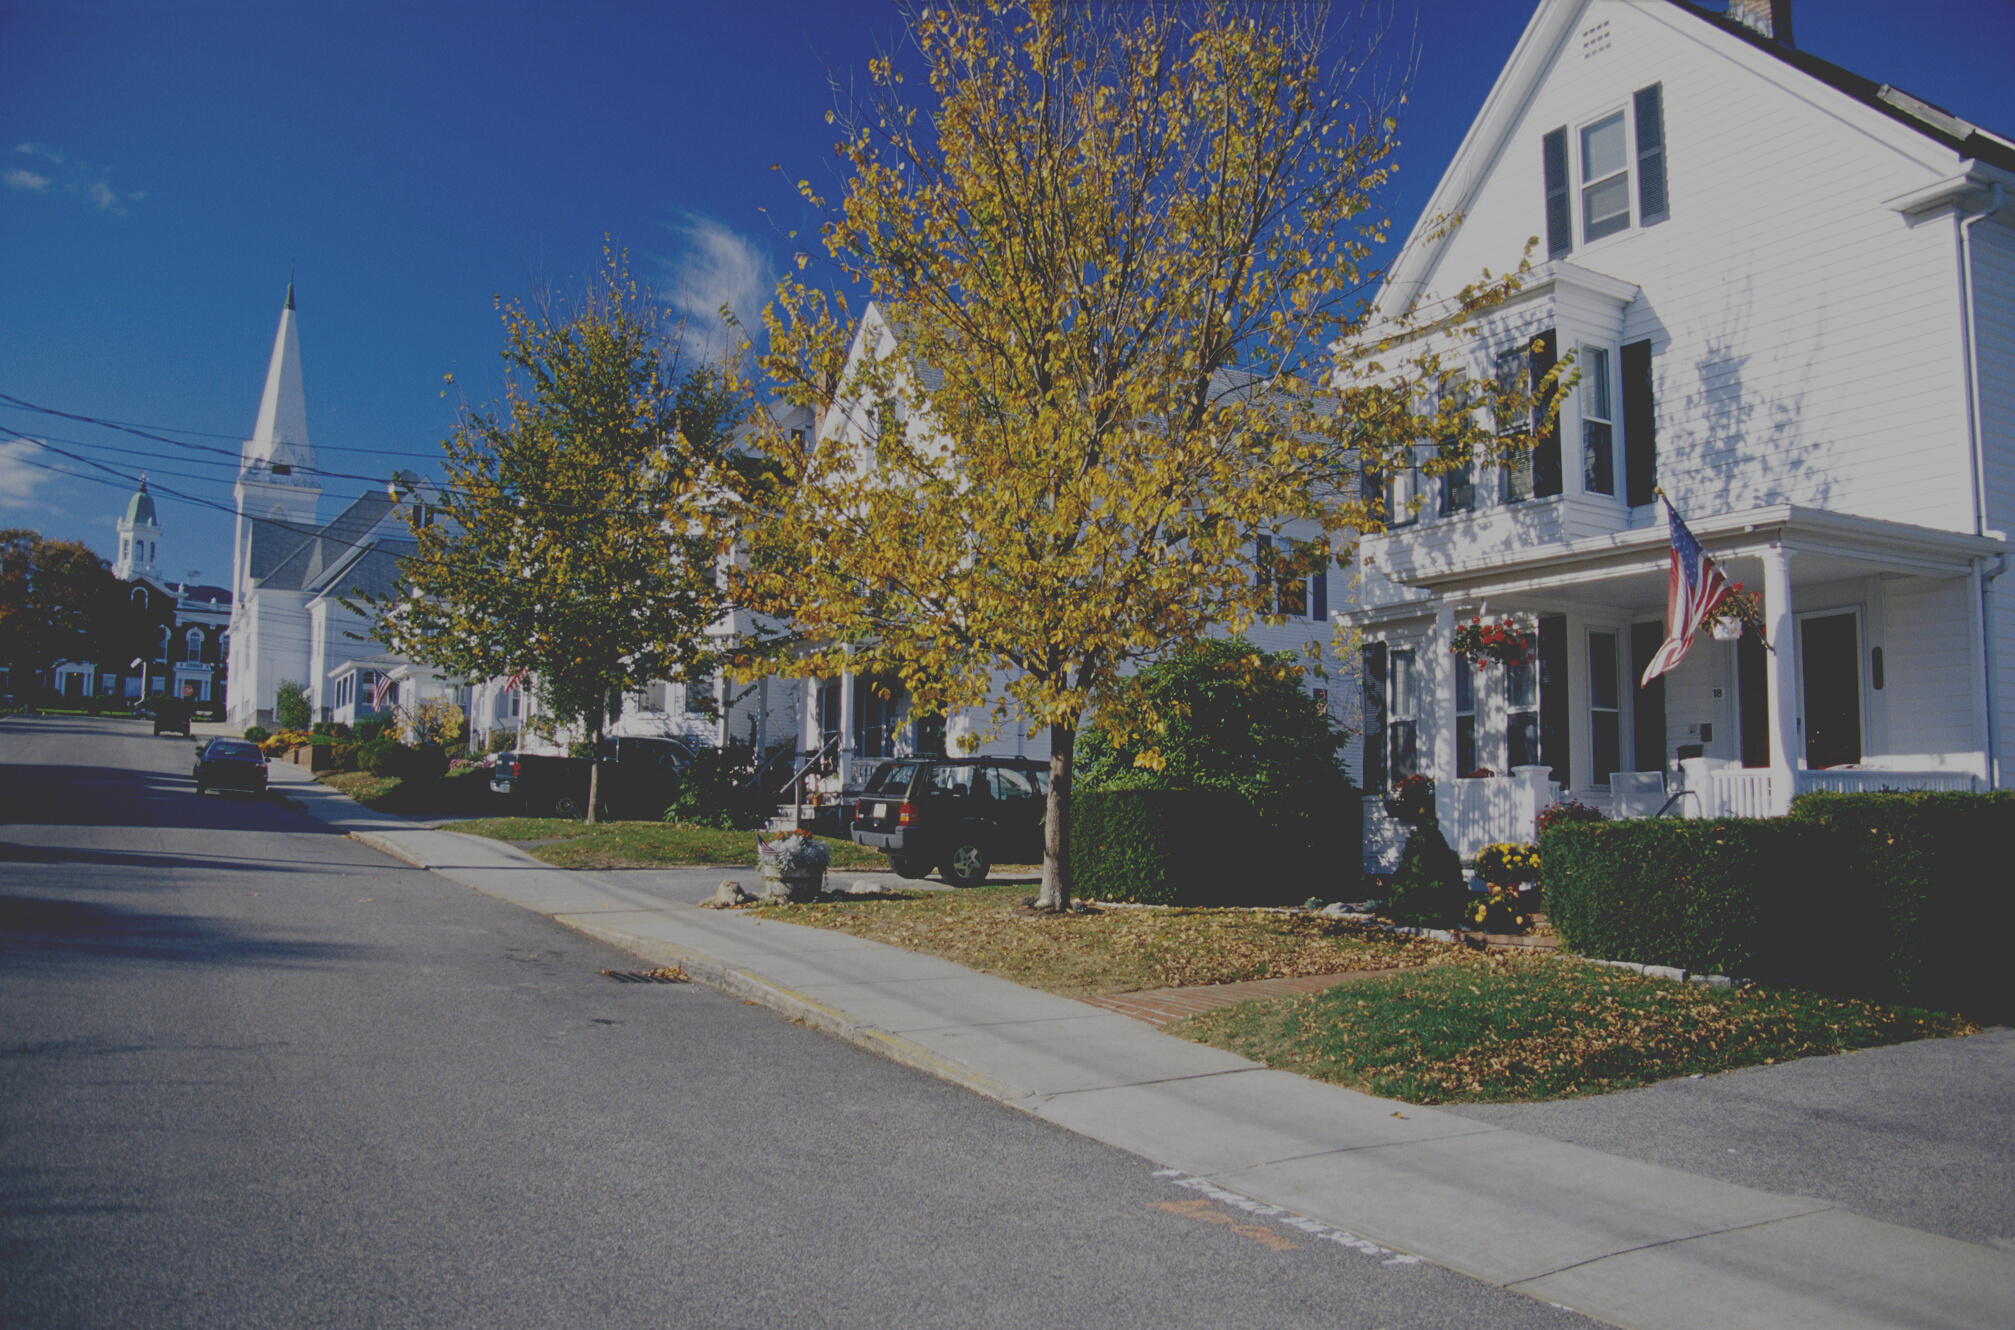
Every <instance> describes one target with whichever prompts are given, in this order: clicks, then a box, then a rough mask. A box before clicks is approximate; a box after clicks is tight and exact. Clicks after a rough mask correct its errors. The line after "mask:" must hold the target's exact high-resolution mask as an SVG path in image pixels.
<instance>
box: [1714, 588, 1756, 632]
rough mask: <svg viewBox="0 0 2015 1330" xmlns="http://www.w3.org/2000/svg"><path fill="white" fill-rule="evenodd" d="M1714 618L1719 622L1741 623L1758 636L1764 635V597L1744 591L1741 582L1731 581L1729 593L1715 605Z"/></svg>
mask: <svg viewBox="0 0 2015 1330" xmlns="http://www.w3.org/2000/svg"><path fill="white" fill-rule="evenodd" d="M1714 619H1715V622H1717V623H1736V624H1740V625H1742V627H1744V628H1747V629H1748V630H1749V631H1750V632H1752V633H1755V634H1756V635H1757V636H1758V637H1762V636H1763V635H1764V629H1763V597H1762V596H1761V595H1759V594H1757V593H1756V592H1754V591H1744V590H1743V589H1742V583H1740V582H1734V583H1731V584H1730V585H1729V588H1728V594H1727V595H1725V596H1723V597H1722V598H1721V603H1720V604H1719V605H1716V606H1715V607H1714ZM1739 635H1740V634H1737V636H1739Z"/></svg>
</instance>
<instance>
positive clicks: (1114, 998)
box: [1078, 965, 1428, 1025]
mask: <svg viewBox="0 0 2015 1330" xmlns="http://www.w3.org/2000/svg"><path fill="white" fill-rule="evenodd" d="M1426 968H1428V967H1427V966H1425V965H1405V966H1401V967H1399V968H1397V969H1392V970H1350V971H1347V972H1345V973H1343V974H1311V975H1304V976H1302V977H1301V978H1298V979H1254V980H1251V981H1250V982H1247V983H1243V984H1197V985H1194V986H1192V987H1189V988H1152V989H1149V990H1147V991H1146V992H1143V993H1107V994H1105V995H1104V996H1102V997H1087V998H1079V999H1078V1001H1080V1002H1088V1003H1090V1004H1091V1005H1092V1006H1094V1007H1103V1008H1105V1009H1106V1010H1107V1011H1116V1012H1118V1013H1119V1014H1120V1015H1122V1016H1131V1017H1133V1018H1134V1019H1135V1020H1137V1021H1146V1022H1147V1023H1148V1024H1149V1025H1166V1024H1167V1023H1168V1022H1170V1021H1177V1020H1181V1019H1182V1018H1183V1017H1185V1016H1194V1015H1196V1014H1197V1013H1198V1012H1200V1011H1212V1010H1215V1009H1216V1008H1218V1007H1229V1006H1231V1005H1233V1004H1234V1003H1239V1002H1251V1001H1252V1000H1253V999H1255V998H1277V997H1300V996H1301V995H1302V994H1304V993H1320V992H1321V991H1322V990H1324V989H1325V988H1334V987H1336V986H1337V985H1338V984H1347V983H1349V982H1350V981H1351V980H1353V979H1369V978H1372V977H1373V976H1374V975H1381V974H1409V973H1411V972H1413V971H1415V970H1425V969H1426Z"/></svg>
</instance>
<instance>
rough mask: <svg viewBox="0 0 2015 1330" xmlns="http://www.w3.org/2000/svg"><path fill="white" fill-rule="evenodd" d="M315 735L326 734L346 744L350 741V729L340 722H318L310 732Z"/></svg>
mask: <svg viewBox="0 0 2015 1330" xmlns="http://www.w3.org/2000/svg"><path fill="white" fill-rule="evenodd" d="M310 732H311V733H314V734H326V735H328V736H329V737H330V738H332V739H337V740H340V741H342V742H344V743H348V742H349V741H350V727H349V726H348V725H345V724H344V723H343V722H342V721H340V720H318V721H316V722H315V724H314V725H313V727H311V730H310Z"/></svg>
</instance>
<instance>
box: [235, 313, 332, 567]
mask: <svg viewBox="0 0 2015 1330" xmlns="http://www.w3.org/2000/svg"><path fill="white" fill-rule="evenodd" d="M235 488H236V494H237V500H238V521H237V532H236V535H235V537H234V539H233V541H232V546H233V548H232V552H231V593H232V596H233V598H234V601H235V603H237V604H240V605H242V604H244V603H245V596H246V593H247V592H248V591H249V590H250V589H251V588H250V586H249V585H248V582H249V581H250V579H253V578H257V577H263V576H264V575H265V572H266V571H267V570H268V569H269V568H270V567H271V560H273V559H276V558H278V557H279V556H281V555H282V554H284V553H285V552H286V550H288V549H291V548H293V546H294V545H297V544H299V543H300V541H301V538H302V536H304V535H305V534H306V533H308V532H310V531H313V530H314V529H315V528H317V527H319V526H320V525H321V520H320V517H319V515H318V513H317V509H319V508H320V506H321V499H322V485H321V482H320V481H319V480H318V479H317V478H316V474H315V449H314V448H313V446H311V445H310V444H309V442H308V403H307V398H306V396H305V395H304V394H303V392H302V390H301V339H300V333H299V332H298V330H297V327H296V323H295V312H294V283H293V282H292V281H289V282H288V283H287V303H286V304H285V305H284V306H283V307H282V308H281V310H280V327H279V330H278V331H277V332H275V333H274V335H273V357H272V359H271V360H270V361H269V362H268V363H267V366H266V389H265V391H264V392H263V393H261V394H260V397H259V418H258V420H257V422H256V423H255V424H254V425H253V426H252V437H251V438H249V439H247V440H245V446H244V448H243V449H242V450H241V451H240V453H239V455H238V483H237V486H236V487H235ZM255 546H256V547H257V549H256V551H255V549H254V547H255Z"/></svg>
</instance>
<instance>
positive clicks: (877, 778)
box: [863, 762, 917, 794]
mask: <svg viewBox="0 0 2015 1330" xmlns="http://www.w3.org/2000/svg"><path fill="white" fill-rule="evenodd" d="M916 774H917V764H916V763H914V762H891V763H889V764H888V765H886V766H883V767H879V768H877V769H876V771H875V774H874V775H872V776H870V777H868V784H867V789H866V790H864V791H863V793H865V794H908V793H909V792H910V781H911V780H912V779H914V778H915V776H916Z"/></svg>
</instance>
